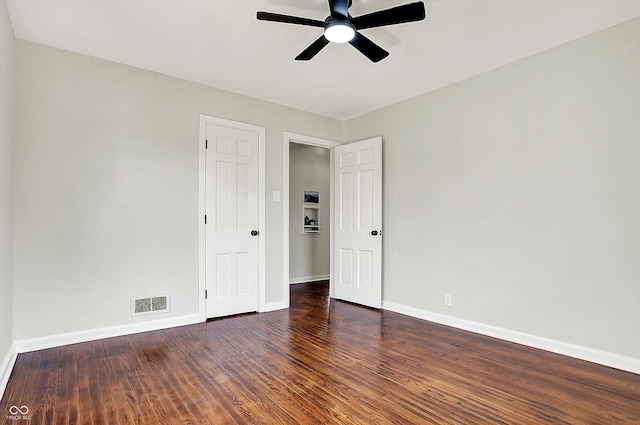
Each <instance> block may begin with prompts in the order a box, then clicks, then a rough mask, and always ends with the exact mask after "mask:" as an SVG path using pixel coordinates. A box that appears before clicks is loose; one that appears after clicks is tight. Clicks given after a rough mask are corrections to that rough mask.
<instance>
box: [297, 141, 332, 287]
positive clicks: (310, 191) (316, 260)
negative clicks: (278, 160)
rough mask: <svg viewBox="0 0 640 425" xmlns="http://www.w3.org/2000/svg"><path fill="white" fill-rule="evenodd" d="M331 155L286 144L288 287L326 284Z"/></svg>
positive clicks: (328, 261)
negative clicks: (320, 282) (287, 174)
mask: <svg viewBox="0 0 640 425" xmlns="http://www.w3.org/2000/svg"><path fill="white" fill-rule="evenodd" d="M329 156H330V151H329V149H327V148H323V147H318V146H310V145H303V144H300V143H290V144H289V283H290V284H299V283H308V282H316V281H320V280H329V263H330V257H329V252H330V250H329V236H330V231H329V208H330V207H331V205H330V201H329V193H330V172H331V170H330V157H329Z"/></svg>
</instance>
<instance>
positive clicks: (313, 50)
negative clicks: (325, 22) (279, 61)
mask: <svg viewBox="0 0 640 425" xmlns="http://www.w3.org/2000/svg"><path fill="white" fill-rule="evenodd" d="M327 44H329V40H327V39H326V38H325V36H324V35H321V36H320V38H319V39H317V40H316V41H314V42H313V43H311V45H310V46H309V47H307V48H306V49H304V51H303V52H302V53H300V54H299V55H298V56H296V60H297V61H308V60H311V59H313V57H314V56H315V55H317V54H318V53H319V52H320V50H322V49H324V48H325V46H326V45H327Z"/></svg>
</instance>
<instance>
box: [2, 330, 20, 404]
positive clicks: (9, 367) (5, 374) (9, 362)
mask: <svg viewBox="0 0 640 425" xmlns="http://www.w3.org/2000/svg"><path fill="white" fill-rule="evenodd" d="M17 358H18V352H17V351H16V344H15V342H14V343H11V346H10V347H9V350H8V351H7V354H6V355H5V356H4V359H3V360H2V364H0V400H1V399H2V397H4V390H6V389H7V384H8V383H9V377H11V372H13V367H14V366H15V365H16V359H17Z"/></svg>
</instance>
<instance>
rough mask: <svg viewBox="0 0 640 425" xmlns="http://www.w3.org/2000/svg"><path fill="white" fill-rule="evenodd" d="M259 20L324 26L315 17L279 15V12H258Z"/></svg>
mask: <svg viewBox="0 0 640 425" xmlns="http://www.w3.org/2000/svg"><path fill="white" fill-rule="evenodd" d="M256 17H257V18H258V20H260V21H272V22H282V23H285V24H296V25H307V26H310V27H321V28H324V22H323V21H317V20H315V19H307V18H299V17H297V16H289V15H280V14H279V13H271V12H258V14H257V16H256Z"/></svg>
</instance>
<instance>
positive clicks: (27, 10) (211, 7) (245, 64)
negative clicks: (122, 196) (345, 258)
mask: <svg viewBox="0 0 640 425" xmlns="http://www.w3.org/2000/svg"><path fill="white" fill-rule="evenodd" d="M6 1H7V5H8V7H9V13H10V15H11V20H12V23H13V26H14V30H15V34H16V37H18V38H20V39H24V40H29V41H33V42H36V43H42V44H46V45H49V46H53V47H58V48H62V49H66V50H70V51H73V52H78V53H82V54H86V55H90V56H95V57H99V58H103V59H108V60H111V61H115V62H120V63H124V64H128V65H132V66H135V67H139V68H143V69H148V70H152V71H156V72H160V73H163V74H167V75H172V76H176V77H180V78H183V79H186V80H190V81H195V82H199V83H202V84H207V85H210V86H214V87H218V88H221V89H225V90H229V91H232V92H236V93H241V94H245V95H248V96H252V97H255V98H259V99H264V100H268V101H271V102H275V103H279V104H283V105H287V106H291V107H294V108H297V109H302V110H305V111H309V112H314V113H317V114H321V115H324V116H328V117H333V118H337V119H341V120H346V119H349V118H353V117H356V116H359V115H362V114H364V113H367V112H370V111H372V110H375V109H378V108H381V107H383V106H386V105H389V104H392V103H395V102H398V101H401V100H404V99H407V98H410V97H413V96H416V95H418V94H421V93H425V92H428V91H431V90H434V89H436V88H439V87H442V86H445V85H447V84H451V83H453V82H456V81H460V80H463V79H465V78H468V77H471V76H473V75H477V74H479V73H482V72H484V71H487V70H490V69H493V68H496V67H499V66H501V65H504V64H507V63H510V62H513V61H515V60H518V59H520V58H523V57H526V56H530V55H532V54H535V53H537V52H541V51H543V50H546V49H549V48H552V47H555V46H558V45H560V44H562V43H565V42H568V41H571V40H575V39H577V38H580V37H582V36H585V35H587V34H590V33H593V32H596V31H599V30H601V29H604V28H607V27H610V26H613V25H615V24H618V23H621V22H624V21H628V20H630V19H633V18H636V17H638V16H640V0H425V5H426V9H427V19H426V20H424V21H421V22H417V23H410V24H403V25H396V26H391V27H384V28H374V29H368V30H363V31H362V32H363V34H364V35H366V36H367V37H369V38H370V39H372V40H373V41H375V42H376V43H378V44H379V45H380V46H382V47H383V48H384V49H386V50H388V51H389V52H390V53H391V54H390V56H389V57H388V58H386V59H384V60H383V61H382V62H379V63H377V64H374V63H371V62H370V61H369V60H368V59H366V58H365V57H364V56H363V55H361V54H360V53H359V52H358V51H357V50H355V49H354V48H353V47H351V46H350V45H348V44H331V45H329V46H327V47H326V48H325V49H324V50H323V51H321V52H320V53H319V54H318V56H316V57H315V58H314V59H313V60H311V61H310V62H297V61H295V60H294V57H295V56H296V55H298V53H300V52H301V51H302V50H304V49H305V48H306V47H307V46H308V45H309V44H310V43H311V42H313V41H314V40H316V39H317V38H318V37H319V36H320V35H321V33H322V29H321V28H314V27H306V26H296V25H289V24H281V23H274V22H263V21H258V20H256V12H257V11H258V10H264V11H269V12H276V13H282V14H290V15H295V16H302V17H308V18H312V19H317V20H324V19H325V18H326V16H327V15H328V5H327V0H6ZM411 1H414V0H353V6H352V7H351V9H350V13H351V15H352V16H358V15H362V14H366V13H370V12H374V11H377V10H381V9H387V8H390V7H393V6H397V5H401V4H405V3H409V2H411Z"/></svg>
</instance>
